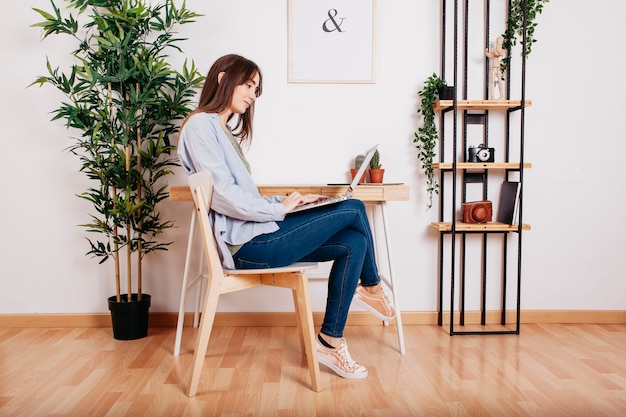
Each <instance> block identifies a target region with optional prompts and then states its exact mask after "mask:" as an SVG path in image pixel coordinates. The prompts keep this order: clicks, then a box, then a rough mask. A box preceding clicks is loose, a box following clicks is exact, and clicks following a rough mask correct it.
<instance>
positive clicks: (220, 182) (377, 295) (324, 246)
mask: <svg viewBox="0 0 626 417" xmlns="http://www.w3.org/2000/svg"><path fill="white" fill-rule="evenodd" d="M262 90H263V77H262V74H261V71H260V69H259V68H258V66H257V65H256V64H255V63H254V62H252V61H250V60H248V59H246V58H243V57H241V56H238V55H226V56H223V57H222V58H220V59H218V60H217V61H216V62H215V63H214V64H213V66H212V67H211V69H210V70H209V73H208V75H207V77H206V80H205V84H204V87H203V89H202V92H201V94H200V100H199V105H198V108H197V109H196V110H195V111H193V112H192V113H191V115H189V117H188V118H187V119H186V121H185V123H184V124H183V127H182V131H181V136H180V143H179V146H178V153H179V156H180V160H181V162H182V164H183V167H184V168H185V170H186V171H187V173H188V174H194V173H196V172H199V171H203V170H209V171H210V172H211V173H212V175H213V180H214V184H213V188H214V190H213V199H212V201H211V211H210V216H211V221H212V223H213V228H214V230H215V235H216V240H217V244H218V246H219V248H220V256H221V258H222V263H223V265H224V267H225V268H230V269H232V268H271V267H280V266H285V265H289V264H291V263H293V262H297V261H314V262H322V261H334V262H333V265H332V268H331V271H330V276H329V280H328V298H327V304H326V311H325V315H324V321H323V323H322V327H321V330H320V333H319V334H318V335H317V351H318V360H319V362H320V363H322V364H324V365H326V366H328V367H329V368H330V369H332V370H333V371H334V372H335V373H337V374H338V375H340V376H342V377H344V378H351V379H362V378H365V377H367V369H366V368H365V367H364V366H362V365H359V364H358V363H357V362H356V361H354V360H353V359H352V358H351V357H350V353H349V352H348V346H347V343H346V341H345V339H344V338H343V330H344V327H345V324H346V319H347V317H348V309H349V307H350V303H351V302H352V300H353V297H354V301H355V303H356V304H358V305H359V306H361V307H363V308H365V309H367V310H368V311H370V312H371V313H373V314H374V315H375V316H376V317H378V318H379V319H381V320H391V319H393V318H394V317H395V310H394V308H393V307H392V306H391V303H390V301H389V299H388V297H387V295H386V294H385V292H384V291H383V289H382V286H381V283H380V278H379V275H378V269H377V266H376V261H375V257H374V245H373V239H372V234H371V231H370V228H369V223H368V220H367V215H366V212H365V206H364V204H363V203H362V202H361V201H359V200H354V199H353V200H347V201H345V202H342V203H339V204H336V205H330V206H327V207H325V208H319V209H316V210H309V211H304V212H302V213H294V214H292V215H289V216H286V214H287V213H289V212H290V211H291V210H293V209H294V208H295V207H297V206H298V205H301V204H305V203H309V202H313V201H316V200H318V199H321V198H325V197H324V196H321V195H316V194H307V195H301V194H300V193H298V192H293V193H291V194H289V195H288V196H274V197H262V196H261V195H260V194H259V191H258V189H257V186H256V185H255V184H254V182H253V180H252V177H251V175H250V166H249V164H248V162H247V160H246V158H245V157H244V155H243V153H242V151H241V147H240V145H241V144H242V143H244V142H246V141H249V140H250V139H251V137H252V121H253V118H254V103H255V101H256V99H257V98H258V97H259V96H260V95H261V92H262ZM359 280H360V281H361V283H360V284H359ZM357 284H358V286H357Z"/></svg>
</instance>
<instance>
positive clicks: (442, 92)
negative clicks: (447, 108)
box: [439, 85, 454, 100]
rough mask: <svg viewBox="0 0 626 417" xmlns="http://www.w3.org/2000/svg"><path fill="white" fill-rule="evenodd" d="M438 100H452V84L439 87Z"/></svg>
mask: <svg viewBox="0 0 626 417" xmlns="http://www.w3.org/2000/svg"><path fill="white" fill-rule="evenodd" d="M439 100H454V86H448V85H445V86H443V87H441V88H440V89H439Z"/></svg>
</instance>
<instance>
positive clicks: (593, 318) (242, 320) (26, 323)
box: [0, 310, 626, 328]
mask: <svg viewBox="0 0 626 417" xmlns="http://www.w3.org/2000/svg"><path fill="white" fill-rule="evenodd" d="M177 316H178V314H177V313H159V312H154V313H150V327H175V326H176V322H177ZM322 316H323V313H321V312H318V313H313V321H314V323H315V325H316V326H319V325H321V323H322ZM448 317H449V314H444V317H443V321H444V322H445V323H449V321H448ZM479 320H480V314H479V312H477V311H470V312H466V314H465V322H466V323H468V324H472V323H478V322H479ZM499 320H500V313H499V312H497V311H490V312H488V313H487V315H486V322H487V323H490V324H491V323H498V322H499ZM457 321H458V317H457ZM520 321H521V322H522V323H546V324H547V323H563V324H575V323H579V324H626V311H624V310H526V311H522V312H521V315H520ZM507 322H509V323H511V322H515V312H513V311H510V312H507ZM192 323H193V314H192V313H187V314H186V315H185V326H191V325H192ZM379 323H380V320H378V319H376V318H375V317H373V316H372V315H371V314H368V313H365V312H357V311H355V312H351V313H350V316H349V318H348V322H347V325H348V326H371V325H376V324H379ZM402 323H403V324H404V325H420V324H422V325H423V324H428V325H433V324H437V313H436V312H430V311H424V312H419V311H405V312H402ZM110 325H111V315H110V314H4V315H0V328H28V327H44V328H46V327H49V328H53V327H59V328H63V327H108V326H110ZM294 325H295V317H294V313H289V312H285V313H257V312H242V313H217V315H216V317H215V326H232V327H242V326H244V327H245V326H253V327H282V326H294Z"/></svg>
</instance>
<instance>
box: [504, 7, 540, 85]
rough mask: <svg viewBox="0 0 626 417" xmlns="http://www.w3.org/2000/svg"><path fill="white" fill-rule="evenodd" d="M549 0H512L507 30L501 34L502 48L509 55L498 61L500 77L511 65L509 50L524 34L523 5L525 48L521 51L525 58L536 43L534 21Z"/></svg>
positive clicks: (535, 25) (535, 23)
mask: <svg viewBox="0 0 626 417" xmlns="http://www.w3.org/2000/svg"><path fill="white" fill-rule="evenodd" d="M549 1H550V0H512V1H511V3H510V7H509V20H508V22H507V29H506V31H505V32H504V33H503V34H502V39H503V42H502V48H504V49H506V50H508V51H509V53H508V54H507V55H506V56H504V57H503V58H502V60H501V61H500V69H501V70H502V76H503V77H504V74H505V73H506V70H507V69H508V68H509V64H510V63H511V54H510V51H511V49H512V48H513V47H514V46H515V45H516V44H517V39H518V38H519V39H523V36H524V32H523V28H524V3H526V9H527V10H528V12H527V16H526V48H525V50H523V51H522V53H523V54H524V55H525V56H528V55H530V53H531V51H532V47H533V44H534V43H535V42H537V39H535V29H536V28H537V22H536V21H535V19H536V18H537V16H539V15H540V14H541V12H542V11H543V5H544V4H545V3H548V2H549Z"/></svg>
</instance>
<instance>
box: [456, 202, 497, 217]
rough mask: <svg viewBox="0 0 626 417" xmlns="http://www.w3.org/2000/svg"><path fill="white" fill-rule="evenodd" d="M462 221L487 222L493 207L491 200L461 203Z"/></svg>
mask: <svg viewBox="0 0 626 417" xmlns="http://www.w3.org/2000/svg"><path fill="white" fill-rule="evenodd" d="M461 207H462V209H463V223H487V222H490V221H491V218H492V214H493V209H492V204H491V201H489V200H483V201H468V202H467V203H463V204H462V205H461Z"/></svg>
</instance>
